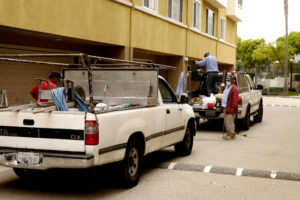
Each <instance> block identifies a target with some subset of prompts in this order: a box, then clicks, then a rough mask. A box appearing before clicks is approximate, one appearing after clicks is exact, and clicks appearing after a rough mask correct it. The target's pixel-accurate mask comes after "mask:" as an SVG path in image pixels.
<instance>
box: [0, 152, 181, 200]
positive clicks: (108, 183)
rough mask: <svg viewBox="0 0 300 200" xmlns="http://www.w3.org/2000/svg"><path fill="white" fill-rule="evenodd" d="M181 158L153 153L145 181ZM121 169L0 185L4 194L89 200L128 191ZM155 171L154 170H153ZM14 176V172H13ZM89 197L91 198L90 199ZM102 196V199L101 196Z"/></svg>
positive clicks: (60, 172)
mask: <svg viewBox="0 0 300 200" xmlns="http://www.w3.org/2000/svg"><path fill="white" fill-rule="evenodd" d="M176 157H178V156H177V154H176V153H175V151H171V150H162V151H158V152H154V153H151V154H149V155H147V156H146V157H145V158H144V166H143V169H142V177H143V175H144V174H147V173H151V171H152V168H155V167H157V166H158V165H159V164H160V163H162V162H170V160H172V159H173V158H176ZM118 167H119V165H118V163H117V164H108V165H104V166H100V167H96V168H92V169H52V170H48V171H37V173H35V175H34V176H33V177H30V178H26V179H21V178H19V177H16V176H13V175H10V177H11V178H10V179H9V180H7V181H3V182H0V188H1V191H3V192H8V193H14V192H18V193H20V194H22V193H26V194H27V193H31V195H33V196H35V195H37V196H39V195H45V196H49V195H50V196H51V195H59V196H60V197H61V196H69V197H70V195H71V196H75V195H76V197H81V196H82V197H87V196H91V195H95V193H97V194H98V193H99V192H101V194H103V192H104V191H105V192H109V193H111V192H112V191H114V192H116V191H124V190H127V189H125V188H124V187H123V185H122V182H121V179H120V176H119V173H118V170H119V168H118ZM153 170H154V169H153ZM11 173H13V172H11ZM87 194H88V195H87ZM101 196H102V195H101Z"/></svg>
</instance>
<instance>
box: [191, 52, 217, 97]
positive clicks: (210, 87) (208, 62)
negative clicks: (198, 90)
mask: <svg viewBox="0 0 300 200" xmlns="http://www.w3.org/2000/svg"><path fill="white" fill-rule="evenodd" d="M195 64H196V65H197V66H198V67H203V66H205V68H206V73H207V77H206V88H207V96H210V94H211V93H214V94H216V93H218V88H217V87H216V85H215V84H216V82H217V80H218V72H219V68H218V62H217V59H216V57H215V56H211V55H209V53H208V52H207V53H205V54H204V59H203V60H201V61H195Z"/></svg>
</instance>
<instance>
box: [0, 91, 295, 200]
mask: <svg viewBox="0 0 300 200" xmlns="http://www.w3.org/2000/svg"><path fill="white" fill-rule="evenodd" d="M299 119H300V99H297V98H271V97H265V98H264V119H263V122H262V123H258V124H254V123H253V121H252V123H251V127H250V130H249V131H241V132H240V134H239V135H238V136H237V137H236V139H235V140H228V141H227V140H226V141H225V140H223V139H222V121H217V122H215V121H208V122H207V121H202V122H201V125H200V129H198V131H197V135H196V137H195V140H194V149H193V152H192V154H191V155H190V156H188V157H178V156H177V155H176V154H175V152H174V150H173V147H169V148H166V149H164V150H162V151H159V152H155V153H152V154H151V155H149V156H147V157H146V158H145V164H144V169H143V173H142V177H141V180H140V182H139V184H138V185H137V186H136V187H134V188H132V189H129V190H126V189H123V188H122V187H120V184H119V180H118V177H117V176H116V175H115V174H114V173H113V172H114V171H113V168H114V167H113V166H110V165H109V166H105V167H101V168H99V169H94V170H69V171H68V170H62V171H61V170H59V171H53V172H51V173H50V175H51V176H50V177H49V176H48V178H40V179H37V180H36V179H34V180H31V181H23V180H20V179H19V178H18V177H17V176H16V175H15V174H14V173H13V171H12V170H11V169H6V168H3V167H0V199H62V198H64V199H83V198H84V199H300V190H299V188H300V167H299V166H300V157H299V155H300V145H299V144H300V135H299V134H300V131H299V130H300V123H299V121H300V120H299Z"/></svg>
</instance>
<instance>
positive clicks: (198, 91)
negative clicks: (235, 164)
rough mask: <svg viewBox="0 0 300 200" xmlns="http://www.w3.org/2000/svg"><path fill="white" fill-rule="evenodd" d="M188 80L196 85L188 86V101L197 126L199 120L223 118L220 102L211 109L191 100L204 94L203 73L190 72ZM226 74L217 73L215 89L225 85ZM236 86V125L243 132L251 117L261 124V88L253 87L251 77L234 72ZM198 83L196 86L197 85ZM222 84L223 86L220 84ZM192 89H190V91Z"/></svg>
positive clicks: (204, 80) (204, 78)
mask: <svg viewBox="0 0 300 200" xmlns="http://www.w3.org/2000/svg"><path fill="white" fill-rule="evenodd" d="M192 73H194V74H192V75H191V76H190V79H194V80H189V81H190V83H194V84H195V83H196V84H195V85H196V87H194V88H192V87H191V86H190V90H189V92H188V93H189V99H190V105H191V106H192V107H193V109H194V112H195V116H196V122H197V125H199V120H200V118H202V119H220V118H223V108H222V106H221V101H218V102H217V103H216V105H214V107H213V108H203V106H202V105H200V104H199V103H198V102H194V101H193V98H195V97H196V98H198V99H199V96H200V95H203V94H206V89H205V88H206V86H205V82H206V74H205V73H204V72H192ZM226 76H227V73H226V72H225V73H219V80H218V82H217V83H216V87H219V88H220V87H222V86H221V85H223V84H224V85H225V79H226ZM236 77H237V80H236V84H237V87H238V89H239V100H238V116H237V118H238V123H239V124H238V125H239V127H240V128H241V129H243V130H248V129H249V126H250V117H251V116H253V119H254V122H258V123H259V122H262V118H263V97H262V91H261V90H262V86H260V85H259V86H258V87H255V85H254V83H253V81H252V80H251V77H250V76H249V75H247V74H246V73H245V72H236ZM197 83H198V84H197ZM222 83H223V84H222ZM191 88H192V89H191Z"/></svg>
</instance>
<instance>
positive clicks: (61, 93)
mask: <svg viewBox="0 0 300 200" xmlns="http://www.w3.org/2000/svg"><path fill="white" fill-rule="evenodd" d="M51 95H52V99H53V101H54V103H55V105H56V109H57V110H58V111H69V108H68V106H67V102H66V95H65V89H64V88H63V87H60V88H57V89H53V90H51Z"/></svg>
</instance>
